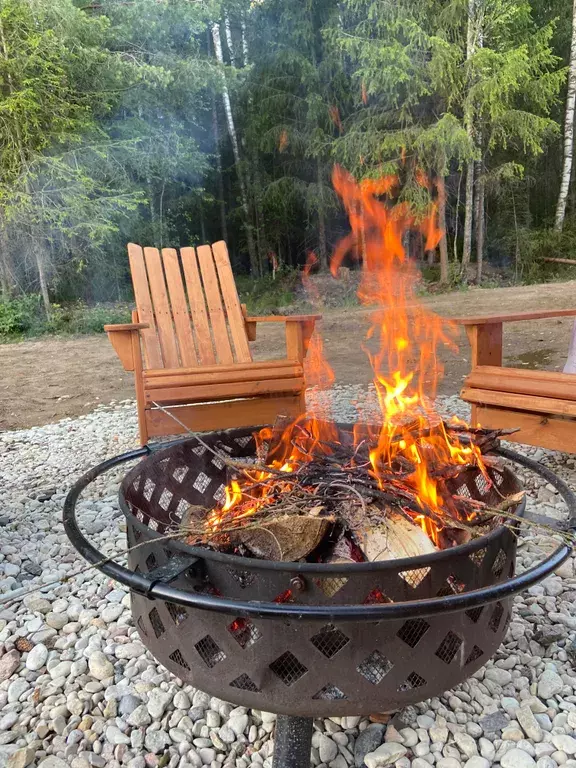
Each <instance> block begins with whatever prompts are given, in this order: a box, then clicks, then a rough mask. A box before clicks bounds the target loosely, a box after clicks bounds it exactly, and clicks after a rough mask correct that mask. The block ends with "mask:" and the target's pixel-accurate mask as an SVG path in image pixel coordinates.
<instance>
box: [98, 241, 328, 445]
mask: <svg viewBox="0 0 576 768" xmlns="http://www.w3.org/2000/svg"><path fill="white" fill-rule="evenodd" d="M128 256H129V260H130V270H131V273H132V282H133V285H134V295H135V297H136V307H137V309H136V310H135V311H134V312H132V323H130V324H126V325H106V326H104V330H105V331H106V333H107V334H108V337H109V339H110V341H111V342H112V345H113V347H114V349H115V350H116V353H117V354H118V357H119V358H120V360H121V362H122V365H123V366H124V368H125V370H127V371H134V378H135V384H136V401H137V405H138V424H139V429H140V440H141V443H142V445H144V444H146V443H147V442H148V439H149V438H150V437H157V436H160V435H173V434H178V433H180V432H184V431H186V428H188V429H190V430H193V431H202V430H211V429H225V428H228V427H241V426H251V425H257V424H265V423H269V422H273V421H274V419H275V417H276V416H277V415H279V414H285V415H287V416H297V415H298V414H300V413H302V412H304V411H305V408H306V401H305V394H304V392H305V383H304V371H303V363H304V357H305V355H306V350H307V347H308V343H309V340H310V336H311V335H312V332H313V330H314V323H315V321H316V320H317V319H318V318H319V317H320V315H295V316H288V317H280V316H276V315H274V316H271V317H247V315H246V309H245V307H244V306H242V305H241V304H240V301H239V298H238V293H237V291H236V285H235V282H234V276H233V274H232V268H231V266H230V259H229V257H228V250H227V248H226V243H224V242H218V243H214V244H213V245H212V246H210V245H201V246H199V247H198V248H196V249H194V248H181V249H180V254H178V252H177V251H176V250H175V249H173V248H164V249H163V250H162V254H160V252H159V251H158V249H157V248H144V249H143V248H141V247H140V246H139V245H135V244H134V243H130V244H129V245H128ZM267 322H272V323H285V326H286V357H285V358H284V359H281V360H271V361H268V362H254V361H253V359H252V354H251V352H250V346H249V344H248V342H249V341H253V340H254V339H255V338H256V324H257V323H267ZM158 405H161V406H162V407H163V408H164V409H165V410H161V409H160V408H159V407H158ZM166 411H167V412H166ZM170 413H173V414H174V416H176V417H177V419H178V421H180V422H182V424H183V425H185V426H182V425H181V424H179V423H178V422H177V421H175V420H174V419H173V418H172V417H171V416H170V415H169V414H170Z"/></svg>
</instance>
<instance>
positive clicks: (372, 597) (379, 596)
mask: <svg viewBox="0 0 576 768" xmlns="http://www.w3.org/2000/svg"><path fill="white" fill-rule="evenodd" d="M391 602H392V600H390V598H389V597H388V595H385V594H384V592H382V590H381V589H379V588H378V587H375V588H374V589H373V590H372V591H371V592H369V593H368V594H367V595H366V597H365V598H364V601H363V603H362V604H363V605H377V604H378V603H391Z"/></svg>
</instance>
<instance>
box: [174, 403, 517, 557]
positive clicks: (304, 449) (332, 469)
mask: <svg viewBox="0 0 576 768" xmlns="http://www.w3.org/2000/svg"><path fill="white" fill-rule="evenodd" d="M416 430H417V427H416V426H415V425H410V426H409V427H403V428H402V430H401V431H400V434H401V435H403V437H402V438H401V440H396V441H395V444H396V446H397V448H398V451H397V452H396V454H395V455H393V456H390V457H389V461H388V462H387V463H386V464H384V463H383V462H382V461H376V460H375V459H374V453H375V441H376V438H377V435H376V437H375V436H374V435H372V436H370V431H369V430H368V429H367V428H363V430H361V431H362V432H366V434H360V433H359V431H358V429H350V430H346V429H341V428H337V427H336V425H335V424H333V423H328V424H327V423H325V422H318V421H317V420H313V419H305V418H304V419H300V420H297V421H296V422H288V421H287V420H285V419H281V420H279V421H278V422H277V423H276V425H274V428H273V429H269V428H268V429H264V430H262V431H261V432H260V433H259V435H258V441H259V445H258V452H257V455H258V460H259V461H260V462H262V463H258V464H255V465H253V469H250V468H249V467H250V465H247V464H241V465H239V466H238V469H237V470H236V471H235V470H234V462H233V461H231V460H230V459H229V458H228V457H227V462H226V463H227V466H228V468H229V473H230V475H229V477H230V480H229V483H228V486H227V488H226V500H225V501H224V503H223V504H222V505H220V506H219V507H217V508H214V509H213V510H209V511H207V510H205V509H203V508H201V507H197V506H191V507H190V509H189V510H188V511H187V513H186V514H185V515H184V517H183V519H182V523H181V527H182V530H183V531H186V533H187V534H188V542H189V543H192V544H200V545H208V546H211V547H216V548H219V549H222V550H224V551H235V552H237V553H240V554H245V555H248V556H252V557H259V558H265V559H270V560H279V561H298V560H303V559H305V558H311V557H312V558H313V559H315V560H318V559H319V560H321V561H323V562H358V561H363V560H368V561H373V560H390V559H398V558H405V557H416V556H418V555H423V554H430V553H432V552H435V551H437V549H438V548H442V549H443V548H447V547H452V546H457V545H458V544H463V543H466V542H467V541H469V540H470V539H471V538H472V537H473V536H476V535H482V534H484V533H485V532H486V530H487V526H488V527H489V526H491V525H493V524H494V522H493V521H494V514H493V512H492V514H491V515H490V514H487V515H483V514H482V512H483V510H484V509H485V508H486V507H485V505H483V503H482V502H477V501H473V500H472V499H471V498H470V497H469V496H466V495H462V494H460V493H458V492H457V489H458V488H461V487H464V486H465V485H466V483H468V482H471V481H472V480H474V479H475V478H476V477H477V476H479V475H482V476H483V482H484V483H486V484H488V485H490V483H491V482H492V481H491V479H490V470H491V469H492V468H498V466H499V460H498V459H497V458H496V457H493V456H486V454H485V451H486V450H487V449H492V448H493V447H494V446H495V445H496V444H497V442H498V440H499V438H500V437H501V436H502V435H503V434H507V433H506V432H504V431H502V430H482V429H479V428H475V429H470V430H468V431H465V429H464V428H463V427H462V426H461V425H458V426H456V428H454V427H453V426H452V425H450V424H446V423H443V422H438V423H437V424H435V425H429V426H428V427H426V428H425V429H424V430H422V429H420V430H419V431H416ZM422 433H424V436H422ZM439 436H441V437H442V439H443V440H446V441H447V444H448V445H449V447H450V449H451V452H452V453H451V454H446V455H444V454H441V456H444V458H443V459H442V460H438V459H437V457H436V455H431V456H430V457H429V459H428V464H427V466H426V472H427V474H426V478H425V480H426V482H427V483H428V486H425V485H423V483H422V477H421V476H420V475H421V473H422V468H421V467H419V466H418V463H417V459H418V456H419V454H418V453H416V452H414V451H413V452H412V453H411V454H410V453H409V452H406V451H405V449H404V447H403V445H404V444H408V442H409V441H410V440H412V441H413V445H416V446H417V445H419V443H421V444H423V445H424V446H426V441H434V440H437V439H438V438H439ZM452 441H453V442H452ZM462 446H464V447H462ZM426 450H427V449H426V447H423V448H422V452H423V453H424V451H426ZM407 453H408V455H407ZM445 453H446V452H445ZM452 454H454V455H457V456H458V458H459V460H460V463H450V462H449V460H448V456H449V455H452ZM462 483H463V484H464V485H459V484H462ZM423 487H424V488H426V487H428V488H429V494H428V495H429V497H428V498H426V497H425V494H423V493H422V488H423ZM434 494H436V495H435V496H434ZM518 502H519V499H518V498H516V497H515V498H514V499H513V500H511V501H510V503H509V506H515V505H516V504H517V503H518ZM505 507H506V500H504V501H503V507H502V512H504V511H505ZM486 509H487V508H486Z"/></svg>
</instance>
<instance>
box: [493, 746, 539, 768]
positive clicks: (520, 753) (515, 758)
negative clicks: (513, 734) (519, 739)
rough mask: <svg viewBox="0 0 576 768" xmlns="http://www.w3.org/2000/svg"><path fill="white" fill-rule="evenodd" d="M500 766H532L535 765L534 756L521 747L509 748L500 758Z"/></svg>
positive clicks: (507, 767) (521, 767)
mask: <svg viewBox="0 0 576 768" xmlns="http://www.w3.org/2000/svg"><path fill="white" fill-rule="evenodd" d="M500 765H501V766H502V768H533V767H534V766H535V765H536V761H535V760H534V758H533V757H532V756H531V755H529V754H528V752H524V750H522V749H517V748H514V749H510V750H509V751H508V752H506V754H505V755H502V757H501V759H500Z"/></svg>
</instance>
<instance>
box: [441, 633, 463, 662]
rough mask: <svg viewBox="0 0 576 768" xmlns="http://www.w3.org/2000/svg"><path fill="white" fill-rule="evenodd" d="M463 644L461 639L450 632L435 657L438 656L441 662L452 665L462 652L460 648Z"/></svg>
mask: <svg viewBox="0 0 576 768" xmlns="http://www.w3.org/2000/svg"><path fill="white" fill-rule="evenodd" d="M463 642H464V641H463V640H462V638H461V637H459V636H458V635H457V634H455V633H454V632H452V631H450V632H448V634H447V635H446V637H445V638H444V640H442V642H441V643H440V645H439V646H438V648H437V649H436V652H435V655H436V656H438V658H439V659H440V660H441V661H444V662H445V663H446V664H450V662H451V661H452V659H453V658H454V656H456V654H457V653H458V651H459V650H460V646H461V645H462V643H463Z"/></svg>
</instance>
